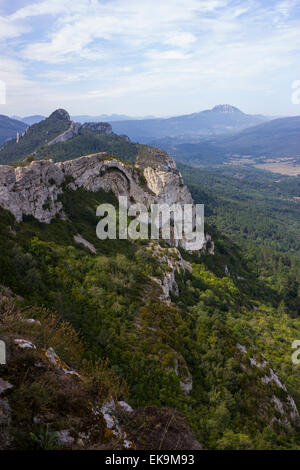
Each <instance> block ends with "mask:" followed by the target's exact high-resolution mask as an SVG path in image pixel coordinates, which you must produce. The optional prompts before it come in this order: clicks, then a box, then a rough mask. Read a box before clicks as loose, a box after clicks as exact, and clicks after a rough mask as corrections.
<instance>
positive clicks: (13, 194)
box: [0, 153, 192, 223]
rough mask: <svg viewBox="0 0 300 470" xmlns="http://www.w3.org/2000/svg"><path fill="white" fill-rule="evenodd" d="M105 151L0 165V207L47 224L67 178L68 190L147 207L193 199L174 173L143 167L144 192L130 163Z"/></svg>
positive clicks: (58, 210) (57, 208) (59, 209)
mask: <svg viewBox="0 0 300 470" xmlns="http://www.w3.org/2000/svg"><path fill="white" fill-rule="evenodd" d="M105 155H106V154H105V153H99V154H94V155H88V156H85V157H81V158H77V159H75V160H69V161H65V162H60V163H53V161H52V160H40V161H34V162H32V163H31V164H30V165H28V166H24V167H18V168H13V167H11V166H8V165H1V166H0V205H1V206H2V207H3V208H4V209H7V210H9V211H10V212H12V213H13V214H14V216H15V217H16V219H17V221H21V220H22V218H23V215H33V216H34V217H35V218H36V219H38V220H39V221H40V222H46V223H49V222H50V221H51V220H52V219H53V218H54V217H55V216H56V215H57V214H61V213H62V210H63V207H62V204H61V202H60V201H59V196H60V195H61V194H62V192H63V189H62V183H63V182H64V181H66V179H67V178H69V179H72V183H71V184H69V186H70V187H71V188H72V189H77V188H80V187H83V188H85V189H86V190H88V191H93V192H95V191H98V190H99V189H104V190H105V191H110V190H112V191H113V192H114V193H115V195H116V196H117V197H118V196H127V197H128V198H129V199H130V200H131V201H132V200H133V201H135V202H140V203H143V204H145V205H146V206H147V207H149V206H150V204H152V203H154V202H167V203H172V202H178V203H192V197H191V195H190V193H189V191H188V189H187V188H186V186H183V184H182V178H181V176H178V174H177V173H173V171H170V172H167V171H164V170H153V169H152V168H149V169H146V170H145V177H146V181H147V184H148V190H147V188H145V189H143V188H142V187H141V186H140V181H139V176H138V173H137V170H136V169H135V168H134V166H132V165H128V164H126V163H123V162H121V161H119V160H117V159H116V160H114V159H106V160H105Z"/></svg>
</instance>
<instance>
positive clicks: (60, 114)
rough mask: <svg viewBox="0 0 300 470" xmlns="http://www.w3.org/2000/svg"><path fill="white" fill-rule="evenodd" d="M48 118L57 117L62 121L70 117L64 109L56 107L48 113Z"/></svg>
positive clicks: (68, 119)
mask: <svg viewBox="0 0 300 470" xmlns="http://www.w3.org/2000/svg"><path fill="white" fill-rule="evenodd" d="M49 118H50V119H51V118H58V119H62V120H64V121H70V120H71V118H70V115H69V113H68V111H66V110H65V109H56V110H55V111H53V113H52V114H50V116H49Z"/></svg>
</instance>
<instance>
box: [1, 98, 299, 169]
mask: <svg viewBox="0 0 300 470" xmlns="http://www.w3.org/2000/svg"><path fill="white" fill-rule="evenodd" d="M112 116H114V117H118V118H119V119H120V116H121V117H124V118H128V116H125V115H111V116H108V115H101V116H94V117H93V116H88V115H87V116H84V115H82V116H73V121H74V122H79V123H82V122H83V121H86V122H87V123H88V124H87V125H86V126H82V125H81V124H78V125H75V124H74V122H73V124H72V121H71V118H70V116H69V114H68V113H67V112H63V113H62V115H59V116H58V115H57V112H56V113H53V114H52V115H51V116H50V117H49V118H45V117H43V116H40V115H35V116H28V117H27V118H23V119H24V120H26V122H27V124H28V125H29V124H30V123H33V122H35V121H38V123H35V124H33V125H31V126H30V127H29V128H28V130H27V132H26V134H25V136H24V137H22V138H21V139H20V141H19V142H18V143H16V140H15V138H16V136H17V132H19V133H20V134H22V133H23V132H24V131H25V129H26V127H27V124H25V123H24V122H20V121H17V120H14V119H11V118H8V117H6V116H0V145H1V144H3V143H4V142H5V141H7V140H8V139H13V140H12V141H10V142H6V143H5V145H3V146H2V147H1V148H0V162H1V163H7V162H12V161H18V160H20V159H22V158H24V157H26V156H28V155H30V154H32V153H35V158H43V157H45V156H48V157H51V158H54V159H55V160H57V159H64V158H65V159H68V158H71V157H72V156H73V157H75V156H80V152H84V149H85V148H88V149H89V151H90V152H91V153H93V152H95V151H98V152H100V151H110V150H112V149H114V151H115V153H117V154H118V152H119V154H120V155H123V153H124V152H128V156H129V157H130V158H133V157H134V154H135V153H136V151H135V149H134V144H131V143H130V142H128V141H127V142H126V137H124V135H125V136H129V137H130V139H131V140H132V141H134V142H139V143H145V144H150V145H153V146H155V147H159V148H162V149H164V150H166V151H167V152H169V153H171V155H172V156H174V157H175V158H176V159H177V160H178V161H181V162H184V163H187V164H191V165H197V164H201V165H203V164H204V165H211V164H220V163H223V162H226V161H228V155H252V156H254V157H261V158H263V157H264V156H266V157H284V156H286V157H294V156H297V157H300V116H296V117H286V118H279V119H273V120H270V118H268V117H266V116H261V115H248V114H245V113H243V112H242V111H240V110H239V109H237V108H235V107H233V106H230V105H218V106H215V107H214V108H213V109H211V110H207V111H202V112H200V113H194V114H188V115H183V116H176V117H172V118H165V119H144V120H124V121H121V120H119V121H111V122H110V125H111V126H112V131H113V132H112V131H111V129H110V131H109V132H106V130H107V129H108V127H107V126H109V124H106V125H102V126H101V125H100V126H99V125H98V126H96V127H95V126H93V125H92V124H91V123H92V122H95V121H108V119H107V118H109V117H110V118H112ZM72 125H73V126H75V127H71V126H72ZM105 126H106V127H105ZM65 132H67V133H66V135H64V136H63V138H62V140H60V141H58V142H56V143H55V145H51V146H49V142H50V141H51V140H52V139H55V138H57V137H58V136H59V135H60V134H63V133H65ZM105 134H109V135H105ZM118 134H121V136H120V135H118ZM122 135H123V137H122ZM67 141H68V142H67Z"/></svg>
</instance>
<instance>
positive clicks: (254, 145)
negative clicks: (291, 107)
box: [221, 116, 300, 157]
mask: <svg viewBox="0 0 300 470" xmlns="http://www.w3.org/2000/svg"><path fill="white" fill-rule="evenodd" d="M221 146H222V148H223V149H224V150H225V151H226V152H230V153H238V154H242V155H257V156H260V155H262V156H298V157H299V155H300V150H299V148H300V116H295V117H288V118H281V119H274V120H273V121H271V122H267V123H264V124H261V125H259V126H255V127H253V128H251V129H246V130H244V131H242V132H240V133H239V134H238V135H235V136H232V137H230V138H226V139H224V141H223V142H222V143H221Z"/></svg>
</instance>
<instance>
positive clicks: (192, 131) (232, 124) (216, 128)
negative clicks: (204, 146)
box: [111, 105, 268, 143]
mask: <svg viewBox="0 0 300 470" xmlns="http://www.w3.org/2000/svg"><path fill="white" fill-rule="evenodd" d="M266 120H268V118H267V117H265V116H255V115H253V116H251V115H248V114H245V113H243V112H242V111H240V110H239V109H237V108H235V107H233V106H229V105H219V106H215V107H214V108H213V109H211V110H206V111H202V112H200V113H193V114H187V115H183V116H176V117H172V118H168V119H147V120H142V121H122V122H111V124H112V126H113V130H114V132H116V133H117V134H126V135H128V136H129V137H130V138H131V139H132V140H134V141H137V142H140V143H151V142H152V141H154V140H155V139H161V138H165V137H173V138H174V137H175V138H179V139H181V140H191V139H192V140H193V139H199V138H203V137H205V136H210V135H219V134H228V133H232V132H237V131H240V130H242V129H245V128H246V127H250V126H255V125H257V124H259V123H261V122H264V121H266Z"/></svg>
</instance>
